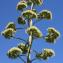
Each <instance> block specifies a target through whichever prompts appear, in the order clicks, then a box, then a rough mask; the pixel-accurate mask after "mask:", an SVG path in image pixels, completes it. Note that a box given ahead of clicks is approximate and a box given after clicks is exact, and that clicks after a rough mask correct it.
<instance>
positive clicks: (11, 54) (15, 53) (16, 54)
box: [7, 47, 22, 59]
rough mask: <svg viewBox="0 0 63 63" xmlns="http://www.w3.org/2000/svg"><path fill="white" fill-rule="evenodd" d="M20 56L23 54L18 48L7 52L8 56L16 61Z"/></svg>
mask: <svg viewBox="0 0 63 63" xmlns="http://www.w3.org/2000/svg"><path fill="white" fill-rule="evenodd" d="M20 54H22V51H21V49H19V48H17V47H13V48H11V49H10V50H9V51H8V52H7V56H8V57H9V58H11V59H16V58H17V57H19V55H20Z"/></svg>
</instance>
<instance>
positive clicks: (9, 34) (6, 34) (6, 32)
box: [1, 28, 15, 39]
mask: <svg viewBox="0 0 63 63" xmlns="http://www.w3.org/2000/svg"><path fill="white" fill-rule="evenodd" d="M14 32H15V31H14V30H13V29H12V28H8V29H5V30H4V31H2V33H1V34H2V35H3V36H4V37H5V38H7V39H10V38H11V37H12V36H13V33H14Z"/></svg>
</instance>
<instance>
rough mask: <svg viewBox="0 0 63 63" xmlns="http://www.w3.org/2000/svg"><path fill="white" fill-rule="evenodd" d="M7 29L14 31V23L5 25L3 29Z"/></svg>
mask: <svg viewBox="0 0 63 63" xmlns="http://www.w3.org/2000/svg"><path fill="white" fill-rule="evenodd" d="M8 28H12V29H13V30H14V31H16V27H15V24H14V22H9V23H8V24H7V26H6V27H5V29H8Z"/></svg>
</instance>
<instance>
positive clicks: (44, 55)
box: [36, 48, 55, 60]
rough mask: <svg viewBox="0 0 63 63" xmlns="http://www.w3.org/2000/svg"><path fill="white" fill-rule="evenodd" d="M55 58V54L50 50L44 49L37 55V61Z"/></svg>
mask: <svg viewBox="0 0 63 63" xmlns="http://www.w3.org/2000/svg"><path fill="white" fill-rule="evenodd" d="M53 56H55V52H54V51H53V50H52V49H48V48H45V49H44V50H43V52H42V53H40V54H37V55H36V57H37V58H38V59H43V60H47V59H48V58H49V57H53Z"/></svg>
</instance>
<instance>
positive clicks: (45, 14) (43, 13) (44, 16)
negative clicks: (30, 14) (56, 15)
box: [38, 10, 52, 20]
mask: <svg viewBox="0 0 63 63" xmlns="http://www.w3.org/2000/svg"><path fill="white" fill-rule="evenodd" d="M38 19H47V20H50V19H52V13H51V12H50V11H48V10H42V11H41V12H40V13H39V14H38Z"/></svg>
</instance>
